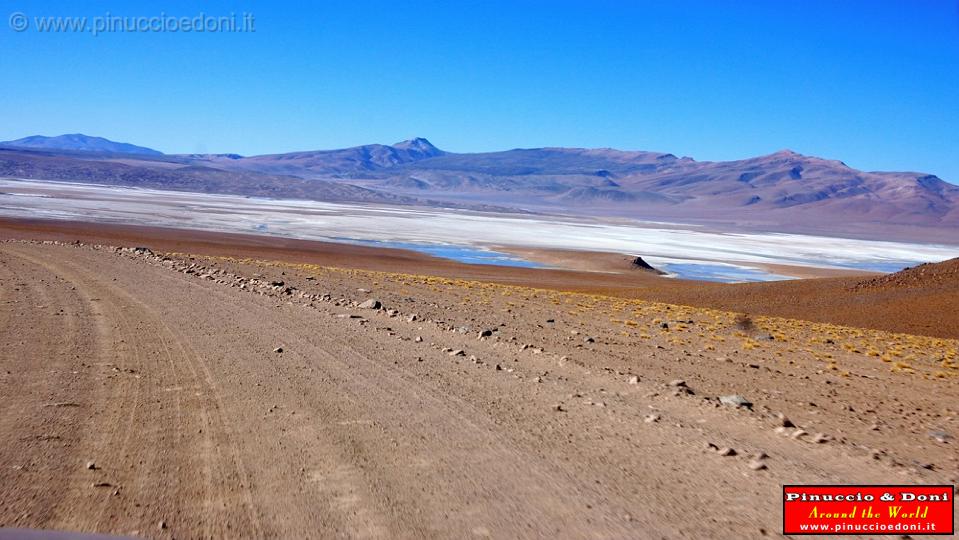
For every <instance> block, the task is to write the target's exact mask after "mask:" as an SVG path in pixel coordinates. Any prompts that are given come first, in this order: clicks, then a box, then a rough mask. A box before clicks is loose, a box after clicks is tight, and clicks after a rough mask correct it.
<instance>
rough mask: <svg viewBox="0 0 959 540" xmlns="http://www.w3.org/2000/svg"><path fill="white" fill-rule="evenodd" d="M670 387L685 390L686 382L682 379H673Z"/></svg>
mask: <svg viewBox="0 0 959 540" xmlns="http://www.w3.org/2000/svg"><path fill="white" fill-rule="evenodd" d="M669 386H674V387H677V388H684V387H686V381H684V380H682V379H673V380H671V381H669Z"/></svg>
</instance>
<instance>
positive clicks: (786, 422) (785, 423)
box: [776, 413, 796, 428]
mask: <svg viewBox="0 0 959 540" xmlns="http://www.w3.org/2000/svg"><path fill="white" fill-rule="evenodd" d="M776 419H777V420H778V421H779V425H780V426H782V427H784V428H791V427H796V424H793V423H792V420H790V419H788V418H786V415H785V414H783V413H776Z"/></svg>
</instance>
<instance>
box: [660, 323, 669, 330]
mask: <svg viewBox="0 0 959 540" xmlns="http://www.w3.org/2000/svg"><path fill="white" fill-rule="evenodd" d="M659 327H660V328H662V329H663V330H669V323H667V322H661V323H659Z"/></svg>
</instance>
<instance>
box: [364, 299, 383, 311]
mask: <svg viewBox="0 0 959 540" xmlns="http://www.w3.org/2000/svg"><path fill="white" fill-rule="evenodd" d="M359 307H360V308H362V309H380V308H381V307H383V304H381V303H380V301H379V300H376V299H374V298H370V299H369V300H366V301H364V302H363V303H362V304H360V305H359Z"/></svg>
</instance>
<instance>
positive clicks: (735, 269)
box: [660, 263, 792, 283]
mask: <svg viewBox="0 0 959 540" xmlns="http://www.w3.org/2000/svg"><path fill="white" fill-rule="evenodd" d="M660 269H661V270H663V271H664V272H668V273H669V274H670V275H671V276H674V277H677V278H680V279H697V280H700V281H715V282H718V283H743V282H748V281H778V280H783V279H792V278H790V277H788V276H781V275H778V274H773V273H770V272H765V271H763V270H759V269H757V268H745V267H741V266H731V265H725V264H710V263H666V264H664V265H661V268H660Z"/></svg>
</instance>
